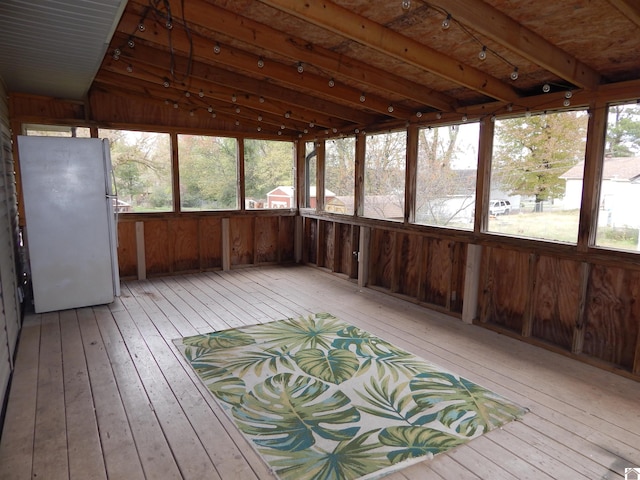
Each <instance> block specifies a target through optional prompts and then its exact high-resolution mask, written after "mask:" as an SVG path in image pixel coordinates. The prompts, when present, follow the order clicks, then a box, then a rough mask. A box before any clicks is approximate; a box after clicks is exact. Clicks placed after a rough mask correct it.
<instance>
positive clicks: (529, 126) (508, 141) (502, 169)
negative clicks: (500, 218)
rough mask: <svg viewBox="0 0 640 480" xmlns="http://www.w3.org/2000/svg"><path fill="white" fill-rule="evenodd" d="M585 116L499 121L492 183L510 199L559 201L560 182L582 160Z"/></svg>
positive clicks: (562, 183)
mask: <svg viewBox="0 0 640 480" xmlns="http://www.w3.org/2000/svg"><path fill="white" fill-rule="evenodd" d="M587 121H588V116H587V114H586V112H581V111H577V112H559V113H553V114H543V115H536V116H531V117H518V118H513V119H507V120H500V121H499V122H498V124H497V125H496V147H495V148H494V154H493V165H492V168H493V182H494V183H497V184H498V185H499V186H500V187H501V188H503V189H505V190H507V191H509V193H510V194H512V195H523V196H533V197H535V205H536V206H535V211H542V202H543V201H545V200H553V199H555V198H559V197H562V196H563V195H564V191H565V181H564V179H562V178H560V175H562V174H563V173H564V172H566V171H567V170H568V169H569V168H571V167H572V166H573V165H575V164H577V163H578V162H580V161H581V160H584V151H585V143H586V131H587Z"/></svg>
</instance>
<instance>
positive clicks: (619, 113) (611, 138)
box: [606, 104, 640, 157]
mask: <svg viewBox="0 0 640 480" xmlns="http://www.w3.org/2000/svg"><path fill="white" fill-rule="evenodd" d="M608 118H609V125H608V127H607V146H606V153H607V155H610V156H611V157H633V156H637V155H640V108H639V107H637V106H636V105H635V104H634V105H613V106H611V107H609V117H608Z"/></svg>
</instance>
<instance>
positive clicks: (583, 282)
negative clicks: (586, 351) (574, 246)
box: [571, 262, 591, 355]
mask: <svg viewBox="0 0 640 480" xmlns="http://www.w3.org/2000/svg"><path fill="white" fill-rule="evenodd" d="M590 274H591V264H589V263H587V262H583V263H582V265H581V268H580V302H579V303H578V312H577V315H576V326H575V328H574V329H573V342H572V344H571V353H573V354H575V355H578V354H580V353H582V348H583V346H584V327H585V324H586V318H585V315H586V310H587V298H588V294H589V276H590Z"/></svg>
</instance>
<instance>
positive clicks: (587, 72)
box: [429, 0, 625, 90]
mask: <svg viewBox="0 0 640 480" xmlns="http://www.w3.org/2000/svg"><path fill="white" fill-rule="evenodd" d="M612 1H613V3H616V2H619V3H625V0H612ZM429 4H431V5H435V6H437V7H439V8H441V9H443V10H445V11H447V12H448V13H450V14H451V16H452V17H453V18H454V19H455V20H457V21H459V22H460V23H462V24H464V25H466V26H467V27H469V28H471V29H472V30H474V31H476V32H478V33H479V34H481V35H482V36H484V37H486V38H489V39H491V40H493V41H495V42H497V43H499V44H501V45H502V46H504V47H505V48H507V49H509V50H511V51H512V52H515V53H517V54H518V55H521V56H523V57H524V58H526V59H527V60H530V61H531V62H533V63H535V64H536V65H539V66H541V67H543V68H544V69H546V70H549V71H550V72H553V73H554V74H556V75H558V76H559V77H560V78H563V79H564V80H566V81H567V82H571V83H572V84H574V85H577V86H579V87H581V88H588V89H591V90H595V89H596V88H598V85H599V84H600V74H599V73H598V72H596V71H595V70H593V69H592V68H591V67H589V66H587V65H585V64H584V63H582V62H581V61H579V60H578V59H576V58H575V57H573V56H571V55H569V54H568V53H567V52H565V51H564V50H561V49H560V48H558V47H556V46H555V45H553V44H551V43H550V42H548V41H547V40H545V39H544V38H542V37H541V36H540V35H538V34H537V33H535V32H533V31H531V30H529V29H528V28H526V27H523V26H522V25H521V24H519V23H518V22H516V21H515V20H513V19H511V18H510V17H508V16H507V15H505V14H504V13H502V12H500V11H498V10H496V9H495V8H493V7H492V6H491V5H488V4H486V3H484V2H483V1H481V0H429Z"/></svg>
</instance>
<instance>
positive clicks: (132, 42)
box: [127, 38, 136, 48]
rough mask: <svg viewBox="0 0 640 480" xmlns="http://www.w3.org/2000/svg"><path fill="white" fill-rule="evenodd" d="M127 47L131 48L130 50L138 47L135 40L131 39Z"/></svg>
mask: <svg viewBox="0 0 640 480" xmlns="http://www.w3.org/2000/svg"><path fill="white" fill-rule="evenodd" d="M127 45H128V46H129V48H133V47H135V46H136V42H134V40H133V38H130V39H129V40H128V41H127Z"/></svg>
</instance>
